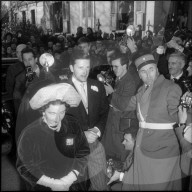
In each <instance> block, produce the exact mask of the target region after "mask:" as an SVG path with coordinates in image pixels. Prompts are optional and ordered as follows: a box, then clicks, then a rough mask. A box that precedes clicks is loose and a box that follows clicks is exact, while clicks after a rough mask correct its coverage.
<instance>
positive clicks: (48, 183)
mask: <svg viewBox="0 0 192 192" xmlns="http://www.w3.org/2000/svg"><path fill="white" fill-rule="evenodd" d="M37 184H39V185H43V186H45V187H50V188H51V190H52V191H68V190H69V186H68V185H66V184H65V183H64V182H63V181H62V180H60V179H53V178H50V177H47V176H45V175H43V176H42V177H41V178H40V179H39V180H38V181H37Z"/></svg>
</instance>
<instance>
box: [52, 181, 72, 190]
mask: <svg viewBox="0 0 192 192" xmlns="http://www.w3.org/2000/svg"><path fill="white" fill-rule="evenodd" d="M49 187H50V188H51V190H52V191H69V187H70V186H69V185H67V184H65V183H64V182H63V181H62V180H60V179H54V181H53V183H52V184H50V186H49Z"/></svg>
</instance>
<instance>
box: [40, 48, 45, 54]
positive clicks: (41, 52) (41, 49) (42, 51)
mask: <svg viewBox="0 0 192 192" xmlns="http://www.w3.org/2000/svg"><path fill="white" fill-rule="evenodd" d="M39 51H40V54H43V53H44V52H45V49H44V47H43V46H40V48H39Z"/></svg>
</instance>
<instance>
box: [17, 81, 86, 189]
mask: <svg viewBox="0 0 192 192" xmlns="http://www.w3.org/2000/svg"><path fill="white" fill-rule="evenodd" d="M80 100H81V98H80V96H79V95H78V93H77V92H76V91H75V89H74V88H73V87H72V86H71V85H69V84H67V83H60V84H52V85H48V86H46V87H43V88H41V89H40V90H39V91H37V93H36V94H35V95H34V96H33V97H32V98H31V100H30V102H29V103H30V106H31V108H32V109H34V110H39V111H40V112H41V113H42V117H40V118H39V119H37V120H36V121H34V122H33V123H31V124H30V125H28V126H27V127H26V128H25V129H24V130H23V131H22V132H21V135H20V137H19V139H18V143H17V152H18V157H17V163H16V167H17V170H18V172H19V174H20V175H21V177H22V178H23V179H24V181H25V182H26V184H27V187H30V188H28V189H29V190H52V191H61V190H62V191H66V190H86V182H84V181H86V179H87V178H86V174H85V172H86V163H87V161H86V156H87V155H88V154H89V147H88V143H87V140H86V138H85V135H84V133H83V131H82V130H81V127H80V126H79V124H78V122H77V121H76V119H75V118H74V117H72V116H69V115H66V110H67V108H68V107H76V106H78V105H79V103H80Z"/></svg>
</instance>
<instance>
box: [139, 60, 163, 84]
mask: <svg viewBox="0 0 192 192" xmlns="http://www.w3.org/2000/svg"><path fill="white" fill-rule="evenodd" d="M158 75H159V72H158V69H157V65H156V64H153V63H151V64H147V65H145V66H143V67H142V68H141V69H140V70H139V77H140V78H141V79H142V81H143V82H144V84H146V85H149V86H150V85H152V84H153V83H154V81H155V80H156V79H157V77H158Z"/></svg>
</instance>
